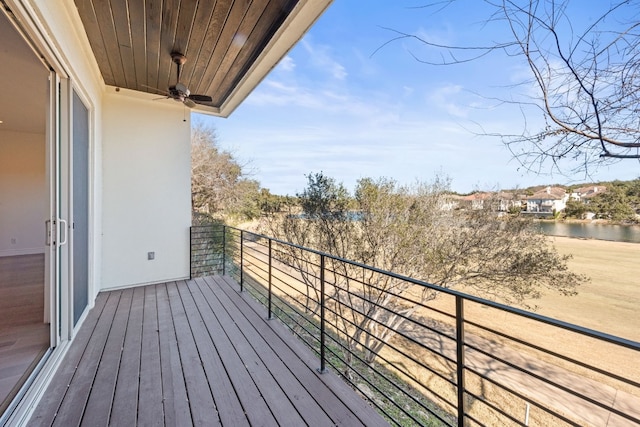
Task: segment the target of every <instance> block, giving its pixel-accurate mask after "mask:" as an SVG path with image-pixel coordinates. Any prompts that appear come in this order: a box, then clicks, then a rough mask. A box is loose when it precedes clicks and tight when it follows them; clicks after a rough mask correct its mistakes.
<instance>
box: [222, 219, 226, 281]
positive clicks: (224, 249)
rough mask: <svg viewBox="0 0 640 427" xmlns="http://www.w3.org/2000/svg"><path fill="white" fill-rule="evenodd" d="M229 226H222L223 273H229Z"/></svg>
mask: <svg viewBox="0 0 640 427" xmlns="http://www.w3.org/2000/svg"><path fill="white" fill-rule="evenodd" d="M226 267H227V226H226V225H223V226H222V275H223V276H224V275H226V274H227V269H226Z"/></svg>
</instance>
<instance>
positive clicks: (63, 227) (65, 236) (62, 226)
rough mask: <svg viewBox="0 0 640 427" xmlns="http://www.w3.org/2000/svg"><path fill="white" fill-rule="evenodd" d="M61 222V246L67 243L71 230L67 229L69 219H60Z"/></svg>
mask: <svg viewBox="0 0 640 427" xmlns="http://www.w3.org/2000/svg"><path fill="white" fill-rule="evenodd" d="M58 221H59V222H60V246H62V245H66V244H67V237H68V235H69V231H67V221H66V220H64V219H58ZM62 230H64V239H62Z"/></svg>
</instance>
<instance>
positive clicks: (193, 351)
mask: <svg viewBox="0 0 640 427" xmlns="http://www.w3.org/2000/svg"><path fill="white" fill-rule="evenodd" d="M237 287H238V285H237V284H236V283H235V282H233V281H232V280H231V279H229V278H221V277H215V278H206V279H198V280H194V281H179V282H170V283H166V284H159V285H149V286H144V287H139V288H135V289H127V290H118V291H111V292H105V293H102V294H100V296H99V298H98V301H97V304H96V307H95V308H94V309H93V310H92V311H91V312H90V314H89V316H88V317H87V319H86V321H85V323H84V324H83V325H82V327H81V329H80V331H79V332H78V335H77V336H76V338H75V340H74V342H73V343H72V344H71V347H70V348H69V351H68V353H67V356H66V358H65V362H64V363H63V365H62V366H61V367H60V369H59V371H58V373H57V374H56V375H55V376H54V378H53V380H52V383H51V385H50V387H49V389H48V390H47V391H46V392H45V395H44V398H43V400H42V402H41V403H40V404H39V406H38V407H37V408H36V410H35V415H34V418H32V419H31V420H30V425H38V426H40V425H51V424H56V425H65V426H67V425H70V426H76V425H79V424H80V425H86V426H96V425H107V424H108V425H114V426H115V425H118V426H120V425H123V426H124V425H126V426H136V425H139V426H143V425H145V426H146V425H176V426H178V425H179V426H190V425H196V426H212V425H224V426H233V427H235V426H238V425H264V426H272V425H273V426H298V425H300V426H303V425H311V426H333V425H344V426H357V425H367V426H369V425H371V426H377V425H380V426H382V425H388V424H387V423H386V422H384V420H383V419H382V418H381V417H380V416H379V415H378V414H377V413H376V412H375V411H374V410H373V408H371V407H370V406H369V405H367V404H366V403H365V402H364V401H363V400H362V399H361V398H360V397H359V396H358V395H356V394H355V392H354V391H353V390H351V389H350V388H348V386H347V385H346V384H345V383H344V382H342V381H341V380H340V379H339V378H338V377H337V376H336V375H335V374H332V373H326V374H319V373H317V372H316V371H315V368H316V366H315V365H317V364H318V361H317V358H315V357H314V355H313V354H312V353H311V352H310V351H309V350H308V349H307V348H306V347H304V345H302V344H301V343H297V344H296V342H297V341H296V339H295V337H293V336H291V334H290V333H287V331H286V330H285V329H286V328H284V326H283V325H281V324H279V323H278V322H275V321H267V320H266V319H265V314H266V313H265V310H264V307H262V306H261V305H259V304H258V303H257V302H255V301H253V300H251V299H250V298H251V297H250V295H248V294H239V293H238V292H237V290H236V289H235V288H237ZM298 346H301V347H298ZM67 361H69V362H70V363H67ZM67 384H68V387H67ZM334 387H335V388H336V389H334ZM61 390H62V391H61ZM109 411H110V414H109ZM56 413H57V415H56Z"/></svg>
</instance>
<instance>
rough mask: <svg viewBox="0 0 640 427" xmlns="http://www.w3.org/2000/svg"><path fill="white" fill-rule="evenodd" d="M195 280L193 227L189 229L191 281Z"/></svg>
mask: <svg viewBox="0 0 640 427" xmlns="http://www.w3.org/2000/svg"><path fill="white" fill-rule="evenodd" d="M191 279H193V226H191V227H189V280H191Z"/></svg>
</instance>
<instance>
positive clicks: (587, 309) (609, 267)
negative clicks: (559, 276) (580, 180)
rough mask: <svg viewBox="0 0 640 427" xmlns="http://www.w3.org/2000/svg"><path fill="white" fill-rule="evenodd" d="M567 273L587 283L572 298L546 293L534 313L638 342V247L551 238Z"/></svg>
mask: <svg viewBox="0 0 640 427" xmlns="http://www.w3.org/2000/svg"><path fill="white" fill-rule="evenodd" d="M550 239H552V241H553V243H554V245H555V247H556V248H557V250H558V252H560V253H561V254H571V255H572V256H573V259H571V260H570V261H569V267H570V268H571V270H572V271H574V272H576V273H582V274H585V275H587V276H588V277H590V278H591V281H590V282H589V283H586V284H583V285H582V286H580V288H579V289H578V295H577V296H573V297H565V296H562V295H557V294H555V295H554V294H552V293H547V294H545V295H543V297H542V298H541V299H539V300H537V301H531V303H532V304H536V305H538V306H539V309H538V310H537V313H539V314H543V315H545V316H550V317H554V318H557V319H560V320H564V321H566V322H570V323H575V324H577V325H580V326H584V327H587V328H591V329H595V330H598V331H601V332H606V333H609V334H612V335H616V336H619V337H623V338H627V339H630V340H633V341H638V342H640V310H639V308H640V244H638V243H626V242H609V241H604V240H585V239H572V238H568V237H551V238H550Z"/></svg>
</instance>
